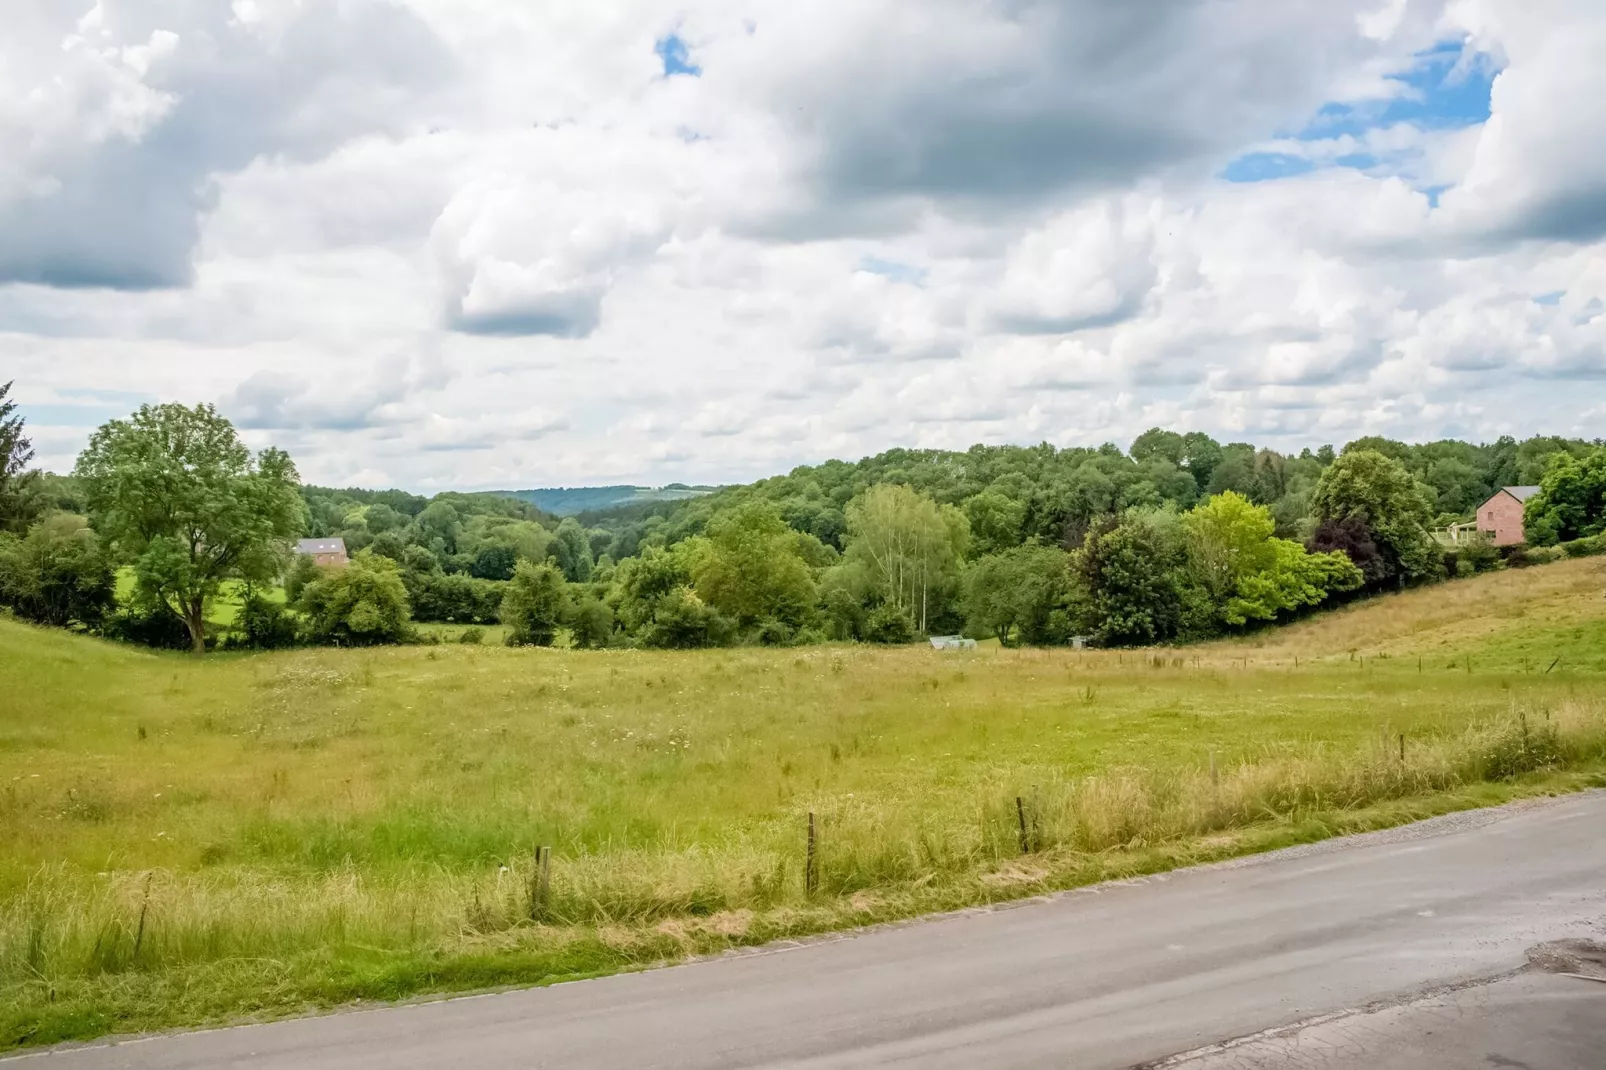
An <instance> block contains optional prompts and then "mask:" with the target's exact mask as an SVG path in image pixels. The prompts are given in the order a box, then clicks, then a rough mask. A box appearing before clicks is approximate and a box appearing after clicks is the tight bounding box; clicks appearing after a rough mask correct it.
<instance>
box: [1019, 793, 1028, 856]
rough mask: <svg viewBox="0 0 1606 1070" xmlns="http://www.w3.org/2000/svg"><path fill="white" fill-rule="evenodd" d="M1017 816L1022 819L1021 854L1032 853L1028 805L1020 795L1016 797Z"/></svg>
mask: <svg viewBox="0 0 1606 1070" xmlns="http://www.w3.org/2000/svg"><path fill="white" fill-rule="evenodd" d="M1015 816H1016V817H1018V818H1020V853H1021V854H1023V855H1029V854H1031V853H1032V839H1031V837H1030V836H1029V835H1027V833H1026V803H1025V801H1023V800H1022V799H1021V797H1020V796H1019V795H1017V796H1015Z"/></svg>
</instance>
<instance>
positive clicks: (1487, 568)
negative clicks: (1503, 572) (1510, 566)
mask: <svg viewBox="0 0 1606 1070" xmlns="http://www.w3.org/2000/svg"><path fill="white" fill-rule="evenodd" d="M1459 559H1460V561H1461V562H1463V563H1465V564H1468V565H1471V566H1472V571H1473V572H1493V571H1494V570H1495V569H1500V568H1505V567H1506V561H1505V558H1503V557H1501V556H1500V551H1499V549H1498V548H1497V547H1496V546H1495V544H1494V543H1493V542H1491V541H1490V540H1489V538H1488V537H1487V536H1484V535H1473V536H1472V537H1471V538H1469V539H1468V540H1467V541H1466V542H1465V543H1462V544H1461V546H1460V549H1459ZM1457 571H1458V572H1459V567H1458V569H1457Z"/></svg>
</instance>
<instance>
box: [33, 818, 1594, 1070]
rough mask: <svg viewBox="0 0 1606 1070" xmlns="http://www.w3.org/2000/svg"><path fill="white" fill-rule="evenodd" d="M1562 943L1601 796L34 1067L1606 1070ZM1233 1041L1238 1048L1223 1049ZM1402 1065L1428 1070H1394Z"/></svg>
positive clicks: (1590, 891)
mask: <svg viewBox="0 0 1606 1070" xmlns="http://www.w3.org/2000/svg"><path fill="white" fill-rule="evenodd" d="M1566 938H1599V939H1606V793H1594V794H1591V795H1586V796H1574V797H1571V798H1567V799H1562V800H1555V801H1545V802H1542V803H1539V804H1526V805H1522V806H1517V807H1510V808H1505V809H1501V810H1490V811H1476V812H1472V813H1467V814H1458V815H1451V816H1449V817H1446V818H1439V819H1435V820H1434V821H1430V822H1424V823H1422V824H1419V825H1413V826H1409V827H1407V828H1404V829H1396V830H1392V831H1389V832H1384V833H1377V834H1372V835H1368V836H1362V837H1354V838H1351V839H1348V840H1335V841H1329V842H1328V843H1326V844H1320V845H1316V846H1314V847H1309V848H1296V849H1293V850H1290V851H1282V852H1278V853H1276V854H1271V855H1262V856H1259V857H1257V858H1254V859H1248V860H1245V861H1242V862H1238V863H1229V864H1225V865H1220V866H1211V867H1203V868H1198V869H1192V870H1185V871H1181V872H1178V873H1174V874H1171V875H1169V876H1165V877H1156V878H1151V879H1148V880H1143V881H1133V882H1122V883H1118V884H1112V885H1104V886H1100V887H1098V888H1095V889H1087V890H1084V891H1081V892H1075V893H1070V894H1067V895H1064V896H1059V897H1056V898H1052V899H1048V900H1041V901H1034V902H1030V903H1027V904H1021V905H1017V906H1013V907H1010V908H1005V909H997V910H991V911H976V912H967V913H963V914H958V915H950V916H946V917H942V918H936V919H930V920H926V921H922V922H916V923H912V924H908V925H903V926H897V927H889V928H881V929H877V930H872V931H867V932H864V933H860V934H856V935H852V936H848V937H843V938H837V939H830V940H822V941H818V942H811V943H807V944H803V945H797V946H791V947H775V948H767V949H764V950H762V951H758V952H752V953H745V954H738V955H731V956H726V957H722V958H718V959H712V960H707V961H703V962H697V963H692V964H689V965H685V966H679V967H674V968H670V969H662V970H654V971H650V972H646V973H638V974H630V975H625V976H619V977H611V978H606V979H602V980H595V981H585V982H579V983H575V984H566V985H558V986H554V987H551V988H546V989H536V990H530V991H519V992H506V993H499V994H495V995H488V996H477V997H472V998H464V999H455V1000H448V1001H442V1002H436V1003H427V1004H420V1005H412V1006H402V1007H389V1008H383V1009H374V1010H363V1011H357V1012H348V1013H341V1014H334V1015H329V1016H325V1017H321V1018H312V1019H304V1020H299V1021H290V1022H279V1023H274V1024H269V1025H260V1026H249V1027H243V1028H237V1029H226V1030H216V1031H212V1032H203V1033H192V1034H182V1035H176V1036H163V1037H155V1038H141V1039H136V1040H125V1041H122V1042H119V1043H114V1044H103V1045H95V1046H91V1047H84V1048H74V1049H58V1050H56V1051H52V1052H48V1053H37V1054H34V1055H32V1056H28V1057H25V1058H29V1059H36V1060H39V1063H38V1064H37V1065H41V1066H42V1067H48V1068H50V1070H67V1068H85V1070H105V1068H111V1067H136V1068H149V1070H155V1068H163V1070H185V1068H196V1067H236V1068H249V1070H269V1068H273V1070H280V1068H285V1070H288V1068H290V1067H295V1068H298V1070H400V1068H404V1067H476V1068H492V1070H494V1068H502V1067H519V1068H530V1067H553V1068H560V1067H561V1068H565V1070H613V1068H619V1070H626V1068H628V1070H644V1068H649V1067H652V1068H681V1067H698V1068H736V1067H742V1068H759V1067H763V1068H776V1070H778V1068H783V1067H784V1068H787V1070H805V1068H808V1070H813V1068H825V1067H832V1068H835V1067H869V1066H888V1065H892V1066H910V1067H921V1068H934V1070H946V1068H950V1067H952V1068H958V1067H965V1068H971V1067H1053V1068H1056V1070H1061V1068H1068V1067H1074V1068H1082V1070H1097V1068H1101V1067H1109V1068H1120V1067H1131V1066H1134V1065H1143V1064H1147V1063H1158V1064H1160V1065H1165V1066H1175V1067H1188V1068H1189V1070H1195V1068H1197V1070H1205V1068H1220V1067H1232V1068H1238V1067H1261V1066H1266V1067H1273V1066H1306V1065H1309V1066H1322V1067H1326V1068H1329V1070H1335V1068H1347V1067H1350V1066H1354V1067H1363V1066H1365V1067H1372V1066H1383V1065H1389V1066H1394V1065H1399V1066H1431V1067H1435V1068H1452V1067H1456V1066H1461V1065H1465V1066H1479V1067H1489V1066H1505V1067H1518V1068H1522V1067H1529V1068H1531V1070H1586V1068H1587V1070H1600V1068H1601V1067H1603V1066H1606V1054H1602V1053H1606V984H1602V983H1599V982H1591V981H1586V980H1577V979H1573V978H1568V977H1563V976H1559V975H1557V974H1553V973H1541V972H1537V971H1534V970H1533V969H1532V968H1527V969H1525V968H1524V967H1525V963H1526V958H1525V952H1526V950H1527V949H1528V948H1530V947H1532V946H1533V945H1536V944H1539V943H1541V942H1545V941H1552V940H1559V939H1566ZM1480 982H1488V983H1480ZM1479 1001H1482V1002H1481V1003H1480V1002H1479ZM1479 1007H1482V1008H1483V1011H1484V1012H1485V1013H1481V1014H1480V1013H1474V1012H1476V1011H1477V1009H1478V1008H1479ZM1458 1015H1459V1016H1463V1017H1464V1016H1467V1015H1471V1016H1472V1017H1474V1018H1477V1019H1478V1020H1479V1021H1482V1022H1484V1024H1485V1025H1484V1034H1483V1035H1482V1036H1481V1038H1480V1036H1478V1035H1475V1034H1476V1030H1469V1029H1465V1028H1459V1029H1458V1028H1446V1026H1445V1023H1446V1022H1447V1021H1454V1020H1455V1018H1456V1016H1458ZM1346 1031H1347V1032H1346ZM1257 1034H1258V1036H1257ZM1233 1038H1249V1039H1246V1040H1241V1041H1239V1042H1237V1043H1235V1044H1229V1045H1226V1046H1222V1044H1221V1042H1224V1041H1229V1040H1232V1039H1233ZM1558 1038H1559V1039H1558ZM1412 1045H1415V1046H1416V1047H1415V1048H1412V1047H1411V1046H1412ZM1458 1045H1459V1047H1458ZM1401 1051H1404V1052H1412V1051H1415V1052H1417V1053H1418V1054H1417V1055H1416V1057H1415V1060H1414V1061H1409V1060H1408V1061H1406V1062H1400V1063H1395V1062H1386V1061H1385V1059H1384V1057H1383V1055H1382V1054H1381V1053H1385V1052H1387V1053H1392V1054H1389V1055H1388V1058H1389V1059H1393V1058H1395V1057H1396V1055H1397V1054H1398V1053H1399V1052H1401ZM1178 1053H1185V1054H1181V1055H1179V1054H1178ZM1579 1059H1584V1060H1586V1061H1582V1062H1580V1061H1579ZM1256 1060H1259V1061H1256ZM1345 1060H1348V1061H1345ZM19 1070H21V1068H20V1067H19Z"/></svg>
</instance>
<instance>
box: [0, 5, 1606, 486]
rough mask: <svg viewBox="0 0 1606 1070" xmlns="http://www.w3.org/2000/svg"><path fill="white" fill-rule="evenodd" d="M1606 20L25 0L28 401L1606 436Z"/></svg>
mask: <svg viewBox="0 0 1606 1070" xmlns="http://www.w3.org/2000/svg"><path fill="white" fill-rule="evenodd" d="M1602 55H1606V4H1602V3H1600V2H1599V0H1364V2H1360V3H1352V2H1349V0H1145V2H1143V3H1122V4H1112V3H1109V2H1107V0H812V2H810V3H807V4H799V3H796V2H794V0H686V2H683V3H663V2H653V0H594V2H590V3H584V4H577V3H552V2H549V3H540V4H533V3H527V2H518V0H234V2H233V3H232V4H230V3H227V2H226V0H99V2H98V3H95V4H93V6H91V5H90V4H89V3H87V2H86V0H76V2H75V0H8V2H7V32H6V34H5V35H4V36H3V37H0V161H4V162H3V163H0V382H3V381H5V380H8V379H10V380H15V384H16V385H15V386H14V387H13V391H12V392H13V396H14V397H15V398H16V399H17V400H18V401H19V402H20V408H21V411H22V412H23V414H24V415H25V416H26V418H27V420H28V427H29V430H30V432H31V434H32V436H33V439H34V443H35V447H36V449H37V450H38V454H39V458H38V462H39V463H40V464H42V465H43V466H44V467H47V468H50V469H54V470H57V471H65V470H67V469H69V468H70V467H71V465H72V461H73V458H74V456H75V455H76V453H77V452H78V450H80V449H81V448H82V447H83V445H84V443H85V441H86V440H87V438H88V435H89V433H90V432H91V431H92V430H93V428H94V427H95V426H97V425H98V424H100V423H102V422H104V421H105V420H107V419H110V418H113V417H117V416H121V415H125V414H127V413H128V412H130V411H132V410H133V409H134V408H136V407H137V406H138V405H140V404H142V403H145V402H158V401H169V400H175V401H183V402H185V403H188V404H194V403H198V402H210V403H213V404H215V405H216V406H217V407H218V409H219V410H220V411H221V412H222V413H223V414H225V415H226V416H228V417H229V418H230V419H231V420H233V421H234V423H235V424H236V426H238V427H239V428H240V429H241V433H242V435H243V436H244V437H245V438H246V439H247V441H248V442H250V443H251V444H252V445H253V446H256V447H261V446H265V445H269V444H273V445H277V446H280V447H282V448H284V449H287V450H289V451H290V453H291V454H292V456H293V457H294V458H295V459H296V461H297V463H298V465H299V467H300V469H301V473H302V476H303V478H305V479H307V480H308V481H311V482H317V483H322V484H334V485H341V486H345V485H357V486H402V487H406V488H408V489H412V490H416V491H424V492H429V491H436V490H443V489H477V488H492V487H508V488H511V487H534V486H553V485H591V484H607V483H617V482H629V483H646V484H661V483H666V482H671V481H686V482H698V483H701V482H731V481H744V480H749V479H754V478H759V477H762V476H765V475H771V474H775V473H779V472H784V471H787V470H789V469H790V468H792V467H793V466H795V465H798V464H805V463H816V462H819V461H822V460H825V459H828V458H832V457H840V458H847V459H853V458H857V457H861V456H864V455H867V454H870V453H875V452H878V451H880V450H883V449H887V448H890V447H894V446H905V447H934V448H957V449H963V448H966V447H968V446H969V445H971V444H972V443H976V442H985V443H1036V442H1043V441H1047V442H1051V443H1054V444H1056V445H1059V446H1073V445H1097V444H1100V443H1102V442H1106V441H1113V442H1116V443H1119V444H1122V445H1125V444H1127V443H1129V442H1130V441H1131V439H1132V438H1133V437H1134V436H1135V435H1137V434H1138V433H1139V432H1141V431H1143V430H1144V429H1146V428H1148V427H1151V426H1163V427H1170V428H1174V429H1179V430H1192V429H1199V430H1205V431H1208V432H1210V433H1211V434H1213V435H1215V436H1216V437H1217V438H1219V439H1221V440H1223V441H1228V440H1247V441H1253V442H1255V443H1258V444H1262V445H1269V446H1273V447H1280V448H1290V449H1298V448H1299V447H1302V446H1306V445H1310V446H1315V445H1319V444H1322V443H1338V444H1342V443H1343V442H1345V441H1347V440H1349V439H1352V438H1355V437H1358V436H1360V435H1363V434H1383V435H1388V436H1391V437H1395V438H1401V439H1405V440H1407V441H1418V442H1420V441H1429V440H1432V439H1435V438H1440V437H1459V438H1468V439H1472V440H1481V441H1492V440H1493V439H1494V438H1496V437H1498V436H1499V435H1502V434H1512V435H1516V436H1518V437H1525V436H1527V435H1532V434H1537V433H1546V434H1567V435H1581V436H1585V437H1590V438H1594V437H1598V436H1600V435H1602V434H1606V430H1603V429H1606V151H1602V149H1601V144H1602V137H1603V135H1606V64H1603V63H1601V62H1600V57H1601V56H1602Z"/></svg>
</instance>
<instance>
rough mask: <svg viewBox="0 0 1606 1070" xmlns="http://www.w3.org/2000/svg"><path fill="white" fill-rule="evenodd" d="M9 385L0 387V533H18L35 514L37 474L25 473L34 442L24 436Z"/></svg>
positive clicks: (36, 511)
mask: <svg viewBox="0 0 1606 1070" xmlns="http://www.w3.org/2000/svg"><path fill="white" fill-rule="evenodd" d="M11 386H12V384H11V383H6V384H4V385H0V531H17V532H20V531H23V530H25V529H26V528H27V527H28V524H29V522H30V521H31V520H33V518H34V517H35V516H36V515H37V514H38V501H37V498H36V495H35V493H34V491H35V489H36V488H35V484H36V483H37V482H38V479H39V473H38V472H30V471H28V462H29V461H32V460H33V443H32V442H31V441H29V439H28V437H27V436H26V435H24V434H23V426H24V423H23V419H22V417H21V416H19V415H17V403H16V402H15V401H12V400H11V396H10V395H11Z"/></svg>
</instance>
